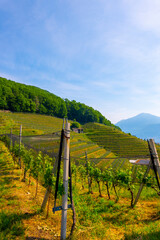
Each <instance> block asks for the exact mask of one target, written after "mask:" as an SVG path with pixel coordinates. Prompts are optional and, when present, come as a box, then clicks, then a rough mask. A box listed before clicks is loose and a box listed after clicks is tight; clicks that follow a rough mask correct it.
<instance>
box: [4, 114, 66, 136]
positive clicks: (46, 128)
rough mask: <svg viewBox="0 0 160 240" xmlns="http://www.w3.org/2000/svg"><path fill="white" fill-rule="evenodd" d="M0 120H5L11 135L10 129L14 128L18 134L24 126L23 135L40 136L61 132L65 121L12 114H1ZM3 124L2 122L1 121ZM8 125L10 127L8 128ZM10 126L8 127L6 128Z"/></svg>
mask: <svg viewBox="0 0 160 240" xmlns="http://www.w3.org/2000/svg"><path fill="white" fill-rule="evenodd" d="M0 118H1V119H3V123H4V124H5V123H7V125H6V124H5V130H6V131H7V133H10V128H11V127H12V128H13V131H14V132H13V133H15V134H17V133H18V131H19V127H20V125H21V124H22V125H23V135H39V134H46V133H52V132H57V131H60V130H61V128H62V123H63V119H61V118H56V117H51V116H46V115H41V114H34V113H12V112H3V111H2V112H0ZM1 122H2V121H1ZM8 123H10V124H9V126H8ZM6 126H8V127H6Z"/></svg>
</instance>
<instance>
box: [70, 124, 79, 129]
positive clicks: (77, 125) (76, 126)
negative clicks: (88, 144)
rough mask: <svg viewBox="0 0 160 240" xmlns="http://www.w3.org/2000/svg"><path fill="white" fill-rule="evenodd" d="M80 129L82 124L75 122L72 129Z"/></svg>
mask: <svg viewBox="0 0 160 240" xmlns="http://www.w3.org/2000/svg"><path fill="white" fill-rule="evenodd" d="M79 127H80V124H79V123H78V122H73V123H72V124H71V129H73V128H79Z"/></svg>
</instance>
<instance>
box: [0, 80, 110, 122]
mask: <svg viewBox="0 0 160 240" xmlns="http://www.w3.org/2000/svg"><path fill="white" fill-rule="evenodd" d="M0 86H1V91H0V99H1V101H0V109H3V110H10V111H12V112H30V113H40V114H47V115H51V116H55V117H59V118H63V117H66V116H68V118H69V119H71V120H74V119H76V121H78V122H80V123H81V124H84V123H87V122H99V123H103V124H106V125H109V126H110V125H111V122H110V121H109V120H107V119H106V118H105V117H104V116H103V115H102V114H101V113H100V112H99V111H97V110H94V109H93V108H92V107H89V106H87V105H85V104H82V103H79V102H76V101H74V100H73V101H69V100H68V99H65V100H63V99H62V98H60V97H58V96H56V95H54V94H52V93H50V92H48V91H45V90H42V89H40V88H37V87H34V86H27V85H24V84H20V83H16V82H14V81H11V80H7V79H5V78H2V77H0Z"/></svg>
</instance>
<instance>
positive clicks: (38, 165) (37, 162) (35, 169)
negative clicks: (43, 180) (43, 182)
mask: <svg viewBox="0 0 160 240" xmlns="http://www.w3.org/2000/svg"><path fill="white" fill-rule="evenodd" d="M42 169H43V161H42V153H41V152H39V153H38V155H37V156H36V158H35V159H34V161H33V162H32V170H31V173H32V175H33V177H35V178H36V179H38V177H39V174H40V173H41V171H42Z"/></svg>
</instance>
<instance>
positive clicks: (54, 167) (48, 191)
mask: <svg viewBox="0 0 160 240" xmlns="http://www.w3.org/2000/svg"><path fill="white" fill-rule="evenodd" d="M64 120H65V119H63V127H62V130H64ZM61 141H62V139H61ZM59 154H60V153H59ZM59 157H61V156H59ZM57 165H58V158H56V160H55V163H54V166H53V170H52V173H53V175H54V176H55V175H56V169H57ZM50 191H51V187H48V188H47V190H46V193H45V196H44V199H43V202H42V205H41V210H42V211H44V209H45V208H46V204H47V201H48V198H49V194H50Z"/></svg>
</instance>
